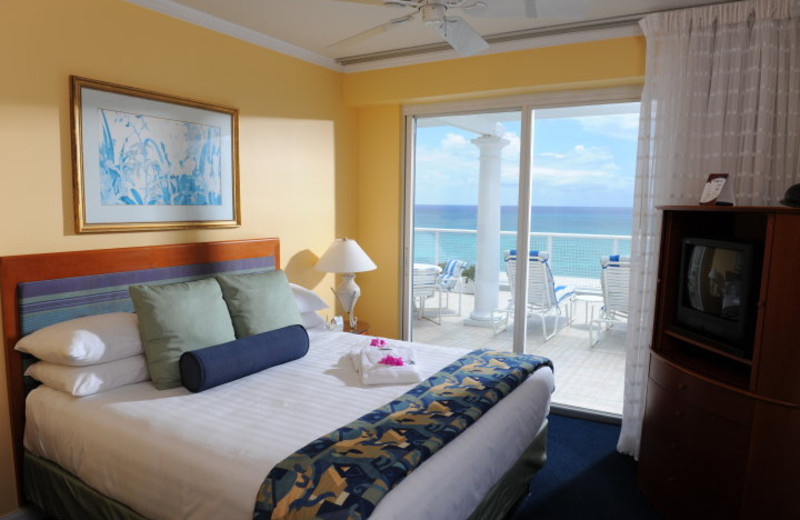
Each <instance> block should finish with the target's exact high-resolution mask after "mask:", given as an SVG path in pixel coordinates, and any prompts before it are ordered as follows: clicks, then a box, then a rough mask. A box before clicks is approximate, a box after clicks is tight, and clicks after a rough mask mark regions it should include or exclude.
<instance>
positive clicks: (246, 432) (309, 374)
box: [0, 239, 553, 520]
mask: <svg viewBox="0 0 800 520" xmlns="http://www.w3.org/2000/svg"><path fill="white" fill-rule="evenodd" d="M279 267H280V251H279V241H278V239H258V240H244V241H227V242H208V243H192V244H180V245H171V246H156V247H142V248H123V249H109V250H96V251H78V252H67V253H51V254H42V255H24V256H15V257H5V258H2V259H0V284H2V285H1V289H2V317H3V331H4V341H5V355H6V367H7V377H8V383H9V399H10V411H11V415H12V441H13V443H14V456H15V459H14V460H15V466H16V470H17V475H18V483H19V488H20V489H19V494H20V500H21V501H31V502H33V503H35V504H36V505H38V506H39V507H41V508H42V509H44V510H45V511H47V512H48V513H50V514H51V515H53V516H55V517H58V518H153V519H156V518H246V517H247V518H251V517H252V516H253V501H254V497H255V495H256V492H257V491H258V489H259V485H260V484H261V482H262V480H263V479H264V476H265V475H266V474H267V472H269V470H270V468H271V467H272V466H274V465H275V463H276V462H279V461H281V460H282V459H284V458H285V457H287V456H289V455H290V454H292V453H293V452H294V451H295V450H297V449H299V448H301V447H302V446H304V445H306V444H307V443H309V442H311V441H313V440H314V439H316V438H318V437H320V436H321V435H324V434H325V433H327V432H329V431H331V430H334V429H336V428H337V427H339V426H341V425H342V424H344V423H347V422H348V421H351V420H353V419H355V418H358V417H359V416H361V415H362V414H364V413H366V412H368V411H370V410H372V409H375V408H377V407H380V406H381V405H383V404H384V403H386V402H388V401H390V400H392V399H394V398H395V397H396V396H398V395H400V394H402V393H403V392H406V391H407V390H409V389H411V388H412V387H414V386H415V385H414V384H405V385H380V386H369V387H365V386H364V385H362V384H360V381H359V379H358V376H357V374H356V373H355V372H354V371H353V370H352V366H350V365H348V362H347V360H348V359H349V358H348V357H347V354H348V352H350V351H352V350H353V349H357V348H359V347H361V346H363V345H365V344H366V343H365V342H367V341H369V339H370V338H367V337H364V336H358V335H353V334H347V333H340V332H330V331H326V330H324V328H310V329H309V330H308V338H309V349H308V354H306V355H305V356H304V357H302V358H301V359H297V360H295V361H292V362H290V363H285V364H282V365H279V366H275V367H272V368H270V369H268V370H265V371H262V372H258V373H255V374H252V375H249V376H247V377H244V378H241V379H238V380H236V381H233V382H230V383H228V384H225V385H222V386H219V387H216V388H212V389H210V390H208V391H205V392H200V393H191V392H189V391H188V390H186V389H185V388H174V389H170V390H157V389H156V388H155V387H154V386H153V384H152V383H150V382H149V381H143V382H138V383H132V384H128V385H124V386H121V387H118V388H114V389H111V390H108V391H104V392H99V393H96V394H93V395H90V396H88V397H81V398H76V397H73V396H71V395H68V394H66V393H64V392H61V391H59V390H55V389H52V388H49V387H47V386H46V385H41V386H38V387H37V388H35V389H33V390H31V386H32V385H31V381H30V380H29V378H27V377H24V376H23V372H24V371H25V367H26V365H27V364H28V363H29V362H30V360H26V359H24V357H23V356H22V355H21V354H20V353H19V352H17V351H16V350H14V346H15V345H16V344H17V341H18V340H19V338H20V337H22V336H24V335H27V334H30V333H32V332H34V331H35V330H38V329H41V328H43V327H47V326H49V325H52V324H53V323H57V322H59V321H64V320H69V319H74V318H76V317H79V316H89V315H97V314H104V313H108V312H130V311H131V310H132V308H131V302H130V299H129V298H128V295H127V285H128V284H131V283H142V282H144V283H161V282H167V281H174V280H176V279H180V280H195V279H201V278H204V277H208V276H212V275H214V274H215V273H219V272H234V273H238V272H261V271H265V270H272V269H277V268H279ZM393 343H396V344H401V345H403V346H407V347H409V348H412V349H413V350H414V351H415V352H416V353H417V359H418V368H419V371H420V372H421V374H422V375H423V376H424V377H427V376H429V375H431V374H433V373H435V372H436V371H437V370H439V369H440V368H442V367H444V366H445V365H447V364H448V363H451V362H453V361H454V360H456V359H457V358H459V357H460V356H462V355H464V354H465V353H466V351H464V350H459V349H451V348H444V347H437V346H433V345H424V344H412V343H405V342H399V341H398V342H393ZM552 389H553V374H552V371H551V370H550V369H549V368H543V369H539V370H536V371H535V372H534V373H533V374H532V375H531V376H530V377H529V378H528V379H527V380H525V381H524V382H523V383H521V384H520V385H519V387H517V388H516V389H515V390H514V391H513V392H511V393H510V394H509V395H508V396H507V397H506V398H504V399H503V400H501V401H500V402H499V403H498V404H497V405H495V406H494V407H493V408H491V409H490V410H489V411H488V412H486V413H485V415H483V416H482V417H481V418H480V419H479V420H478V421H477V422H476V423H475V424H474V425H472V426H470V427H469V428H467V429H466V430H465V431H464V432H463V433H462V434H461V435H459V436H458V437H457V438H455V439H454V440H453V441H452V442H450V443H449V444H447V445H446V446H444V447H443V448H442V449H441V450H439V451H437V452H436V453H434V454H433V456H431V457H430V459H428V460H426V461H425V462H424V463H422V464H421V465H420V466H419V467H418V468H417V469H416V470H415V471H413V473H411V474H410V475H409V476H408V477H407V478H405V479H404V480H402V481H401V482H400V483H399V484H398V485H397V486H396V487H394V488H393V489H392V490H391V491H390V492H389V493H388V494H387V495H386V496H385V497H384V498H383V500H381V501H380V502H379V503H378V505H377V507H376V509H375V510H374V512H373V513H372V515H371V516H370V518H373V519H377V520H381V519H392V518H398V519H399V518H471V519H478V518H502V517H504V515H506V514H507V513H508V512H509V511H510V510H511V509H512V508H513V506H514V504H515V503H516V501H517V500H519V499H520V498H521V497H522V496H524V495H525V494H526V493H527V486H528V481H529V479H530V478H531V477H532V476H533V474H534V473H535V472H536V470H537V469H538V468H540V467H541V466H542V465H543V464H544V461H545V458H546V455H545V453H546V424H547V421H546V417H547V414H548V412H549V405H550V394H551V392H552ZM26 401H27V403H26ZM26 406H27V409H28V411H27V416H28V419H27V422H26ZM297 410H302V411H303V413H304V415H302V416H299V415H295V413H294V411H297ZM290 411H291V413H289V412H290Z"/></svg>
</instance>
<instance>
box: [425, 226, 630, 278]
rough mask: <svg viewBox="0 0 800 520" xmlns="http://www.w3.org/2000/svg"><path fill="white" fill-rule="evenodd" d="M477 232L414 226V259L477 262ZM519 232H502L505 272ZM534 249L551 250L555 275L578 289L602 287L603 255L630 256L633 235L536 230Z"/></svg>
mask: <svg viewBox="0 0 800 520" xmlns="http://www.w3.org/2000/svg"><path fill="white" fill-rule="evenodd" d="M476 238H477V231H476V230H474V229H443V228H415V229H414V262H418V263H428V264H440V263H442V262H446V261H447V260H450V259H453V258H455V259H459V260H464V261H466V262H467V264H470V265H472V264H475V258H476V257H477V254H476V247H477V240H476ZM516 240H517V233H516V232H515V231H501V232H500V251H498V252H497V254H498V255H499V257H500V266H501V271H502V273H503V275H504V274H505V263H504V256H503V255H504V252H505V251H508V250H510V249H516V247H517V246H516ZM531 249H534V250H541V251H548V252H549V253H550V268H551V270H552V271H553V276H556V277H559V278H562V279H569V281H570V283H571V284H572V285H573V286H575V287H576V288H578V289H587V290H588V289H591V290H596V289H599V288H600V258H601V257H603V256H607V255H616V254H622V255H630V252H631V237H630V235H593V234H588V233H549V232H532V233H531Z"/></svg>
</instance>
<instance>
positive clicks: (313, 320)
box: [300, 311, 325, 329]
mask: <svg viewBox="0 0 800 520" xmlns="http://www.w3.org/2000/svg"><path fill="white" fill-rule="evenodd" d="M300 317H301V318H303V326H304V327H305V328H307V329H313V328H316V327H322V326H324V325H325V320H324V319H323V318H322V316H320V315H319V314H317V313H316V312H315V311H309V312H302V313H300Z"/></svg>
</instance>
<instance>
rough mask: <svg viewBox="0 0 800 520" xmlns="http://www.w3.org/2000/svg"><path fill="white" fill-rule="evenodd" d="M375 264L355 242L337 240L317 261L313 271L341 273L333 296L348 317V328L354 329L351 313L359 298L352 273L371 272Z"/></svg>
mask: <svg viewBox="0 0 800 520" xmlns="http://www.w3.org/2000/svg"><path fill="white" fill-rule="evenodd" d="M377 268H378V266H377V265H375V262H373V261H372V260H370V258H369V257H368V256H367V253H365V252H364V250H363V249H361V246H359V245H358V243H357V242H356V241H355V240H352V239H349V238H337V239H336V240H334V241H333V243H332V244H331V245H330V247H328V250H327V251H325V254H324V255H322V258H320V259H319V261H318V262H317V265H315V266H314V269H316V270H317V271H325V272H327V273H343V274H342V283H341V284H339V287H337V288H336V290H335V291H333V292H334V294H336V297H337V298H338V299H339V303H341V304H342V307H344V310H345V311H347V313H348V314H349V315H350V326H351V327H355V325H356V317H355V314H354V313H353V309H355V306H356V302H357V301H358V298H359V297H360V296H361V288H360V287H359V286H358V284H356V281H355V277H356V275H354V274H353V273H361V272H363V271H372V270H373V269H377Z"/></svg>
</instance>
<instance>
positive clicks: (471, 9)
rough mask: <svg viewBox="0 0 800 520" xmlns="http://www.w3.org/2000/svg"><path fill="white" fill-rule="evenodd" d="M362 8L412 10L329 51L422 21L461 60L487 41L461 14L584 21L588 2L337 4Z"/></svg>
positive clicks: (376, 0)
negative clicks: (360, 6) (384, 7)
mask: <svg viewBox="0 0 800 520" xmlns="http://www.w3.org/2000/svg"><path fill="white" fill-rule="evenodd" d="M339 1H344V2H356V3H362V4H372V5H382V6H386V7H394V8H406V9H413V11H412V12H411V13H410V14H406V15H405V16H400V17H398V18H393V19H391V20H389V21H388V22H386V23H383V24H381V25H378V26H377V27H373V28H371V29H367V30H366V31H362V32H360V33H358V34H355V35H353V36H350V37H347V38H345V39H343V40H340V41H338V42H335V43H333V44H331V45H329V47H334V46H335V47H343V46H349V45H353V44H355V43H357V42H360V41H363V40H366V39H368V38H371V37H373V36H377V35H378V34H381V33H384V32H387V31H390V30H392V29H396V28H397V27H400V26H402V25H405V24H406V23H408V22H411V21H414V20H416V19H421V20H422V22H423V23H425V24H426V25H429V26H432V27H434V28H435V29H437V30H438V31H439V34H440V35H441V37H442V38H443V39H444V40H445V41H446V42H447V43H449V44H450V46H451V47H453V49H455V50H456V52H458V53H459V54H460V55H462V56H471V55H473V54H477V53H479V52H481V51H482V50H485V49H487V48H488V47H489V44H488V43H487V42H486V40H484V39H483V37H481V35H480V34H478V32H477V31H476V30H475V29H473V28H472V26H471V25H470V24H468V23H467V22H466V21H465V20H464V19H463V18H462V17H461V16H458V15H457V14H454V12H455V11H457V10H458V11H461V13H462V14H464V15H467V16H475V17H487V18H491V17H494V18H547V19H575V18H583V17H584V16H585V14H586V11H587V9H588V5H589V1H590V0H339Z"/></svg>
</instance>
